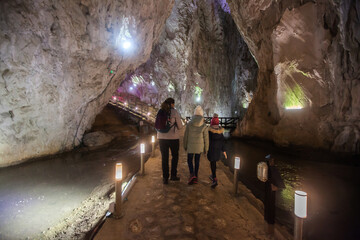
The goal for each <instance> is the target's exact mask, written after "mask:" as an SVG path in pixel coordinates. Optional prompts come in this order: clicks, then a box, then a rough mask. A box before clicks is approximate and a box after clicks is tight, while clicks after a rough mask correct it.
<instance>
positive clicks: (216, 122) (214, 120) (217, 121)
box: [210, 117, 219, 126]
mask: <svg viewBox="0 0 360 240" xmlns="http://www.w3.org/2000/svg"><path fill="white" fill-rule="evenodd" d="M212 125H219V118H218V117H213V118H212V119H211V122H210V126H212Z"/></svg>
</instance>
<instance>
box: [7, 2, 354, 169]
mask: <svg viewBox="0 0 360 240" xmlns="http://www.w3.org/2000/svg"><path fill="white" fill-rule="evenodd" d="M227 3H228V4H229V7H230V8H228V7H227V4H226V2H225V1H220V0H218V1H215V0H214V1H212V0H199V1H195V2H194V1H180V0H179V1H168V0H160V1H154V0H145V1H110V0H109V1H106V2H101V3H100V2H99V3H97V2H96V1H95V2H94V1H88V0H78V1H62V2H51V1H48V0H45V1H40V0H37V1H9V0H6V1H1V3H0V10H1V12H2V13H3V14H1V17H0V29H1V30H0V49H1V53H0V131H1V135H0V166H7V165H12V164H16V163H19V162H21V161H24V160H26V159H29V158H34V157H39V156H43V155H49V154H54V153H58V152H62V151H66V150H69V149H71V148H73V147H75V146H78V145H79V144H80V143H81V141H82V138H83V134H84V132H85V130H86V129H89V128H90V127H91V124H92V123H93V121H94V119H95V116H96V115H97V114H98V113H99V112H100V111H101V109H102V108H103V107H104V106H105V105H106V103H107V102H108V100H109V99H110V97H111V94H112V93H113V92H115V90H116V89H117V88H118V87H119V85H120V83H121V82H122V81H123V80H124V79H128V77H130V75H131V74H133V72H134V71H135V74H138V75H144V79H145V81H148V85H149V86H152V85H151V82H152V81H153V82H154V84H155V86H156V88H157V91H158V92H155V93H154V94H153V95H152V96H146V93H144V94H142V95H145V96H143V98H144V99H145V100H146V99H151V98H154V99H155V100H156V101H157V102H160V101H162V100H163V99H164V98H166V97H167V96H173V97H174V98H175V99H176V101H177V102H179V103H181V106H179V110H180V111H181V113H182V115H183V116H186V115H191V113H192V109H193V108H194V106H195V105H196V104H197V102H196V101H197V99H196V98H197V97H198V96H200V101H199V102H200V103H201V104H202V105H203V107H204V109H205V113H206V114H208V115H212V113H213V112H214V111H216V112H218V113H220V114H221V115H223V116H224V115H225V116H229V115H239V114H240V115H242V114H243V113H244V111H245V108H246V107H247V104H249V102H251V103H250V105H249V110H248V111H247V112H246V116H245V118H244V120H243V121H242V122H241V124H240V126H239V128H238V130H237V132H236V134H237V135H239V136H256V137H260V138H262V139H269V140H274V141H275V142H276V143H278V144H281V145H290V144H295V145H307V146H312V147H319V148H325V149H331V150H334V151H345V152H357V153H359V152H360V121H359V116H360V83H359V78H360V67H359V62H360V56H359V52H360V51H359V42H360V29H359V13H360V9H359V8H360V5H359V4H358V3H357V1H353V0H344V1H330V0H321V1H317V3H316V4H315V3H313V2H312V1H296V0H290V1H272V0H262V1H234V0H228V1H227ZM173 6H175V7H174V8H173ZM230 10H231V11H230ZM229 12H230V14H231V17H230V15H229ZM232 19H234V22H235V23H233V22H232V21H233V20H232ZM165 22H166V24H165ZM237 29H238V30H239V32H240V33H238V32H237ZM240 36H242V38H243V39H244V42H245V43H246V44H244V42H243V41H242V38H241V37H240ZM125 40H132V41H131V43H129V44H132V47H130V48H129V49H128V50H132V52H131V51H130V52H126V51H125V50H124V49H122V48H121V46H123V44H124V43H125V42H124V41H125ZM246 45H247V46H248V48H249V49H250V52H251V54H250V53H249V52H248V51H247V49H246V48H247V47H246ZM151 52H152V54H151V56H150V53H151ZM251 55H253V56H254V57H255V61H256V63H257V65H258V68H259V72H258V73H256V69H255V68H256V66H255V63H254V62H253V61H252V60H251ZM142 64H143V65H142ZM139 66H140V68H138V67H139ZM254 69H255V70H254ZM256 76H257V79H256V81H254V80H253V79H254V78H255V77H256ZM255 88H256V90H255V91H254V89H255ZM145 90H146V89H145ZM294 96H295V98H294ZM296 98H300V99H298V103H297V104H296V105H294V106H293V104H292V103H293V102H294V101H293V100H294V99H296ZM291 99H292V100H291ZM295 102H296V101H295ZM287 103H291V104H290V105H291V106H290V107H292V108H294V107H295V108H298V107H299V106H300V105H301V106H303V107H304V108H303V109H301V110H286V109H285V107H286V105H287ZM235 111H236V113H235ZM14 149H16V150H14Z"/></svg>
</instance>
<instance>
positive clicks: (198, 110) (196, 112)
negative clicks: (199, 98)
mask: <svg viewBox="0 0 360 240" xmlns="http://www.w3.org/2000/svg"><path fill="white" fill-rule="evenodd" d="M194 115H200V116H204V110H203V109H202V107H201V106H200V105H199V106H197V107H196V108H195V112H194Z"/></svg>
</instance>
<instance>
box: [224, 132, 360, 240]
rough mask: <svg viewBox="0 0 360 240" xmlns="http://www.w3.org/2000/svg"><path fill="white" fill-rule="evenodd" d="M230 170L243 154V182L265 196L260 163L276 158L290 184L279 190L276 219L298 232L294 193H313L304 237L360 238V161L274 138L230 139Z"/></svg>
mask: <svg viewBox="0 0 360 240" xmlns="http://www.w3.org/2000/svg"><path fill="white" fill-rule="evenodd" d="M227 149H228V150H229V151H228V155H229V157H228V160H223V161H224V163H225V164H226V165H228V166H229V167H230V168H232V167H231V166H233V162H234V157H235V156H240V158H241V169H240V180H241V181H242V182H243V183H244V184H245V185H246V186H247V187H248V188H249V189H250V190H251V191H252V192H253V194H254V195H255V196H256V197H257V198H259V199H261V200H262V201H263V200H264V189H265V186H264V183H262V182H260V181H259V180H258V179H257V176H256V166H257V164H258V162H261V161H264V160H265V159H264V157H265V156H266V155H267V154H269V153H271V154H272V155H274V156H275V165H276V166H277V167H278V169H279V171H280V173H281V176H282V178H283V180H284V182H285V185H286V188H285V189H284V190H282V191H280V192H278V193H277V196H276V197H277V199H276V201H277V202H276V207H277V210H276V214H277V216H276V221H277V222H278V223H280V224H282V225H285V226H286V227H287V228H288V229H289V231H291V232H292V231H293V216H294V215H293V208H294V191H295V190H303V191H305V192H307V193H308V217H307V219H305V221H304V234H303V237H304V239H316V240H317V239H318V240H323V239H334V240H335V239H360V159H359V156H356V157H355V156H341V155H336V154H334V153H329V152H324V151H315V150H310V149H300V148H280V147H276V146H274V145H273V144H272V143H269V142H261V141H255V140H240V139H236V138H230V139H229V140H228V141H227Z"/></svg>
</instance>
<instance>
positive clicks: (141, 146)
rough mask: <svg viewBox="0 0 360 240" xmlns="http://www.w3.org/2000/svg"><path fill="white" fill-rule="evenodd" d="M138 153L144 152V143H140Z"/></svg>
mask: <svg viewBox="0 0 360 240" xmlns="http://www.w3.org/2000/svg"><path fill="white" fill-rule="evenodd" d="M140 153H145V144H144V143H141V144H140Z"/></svg>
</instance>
